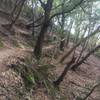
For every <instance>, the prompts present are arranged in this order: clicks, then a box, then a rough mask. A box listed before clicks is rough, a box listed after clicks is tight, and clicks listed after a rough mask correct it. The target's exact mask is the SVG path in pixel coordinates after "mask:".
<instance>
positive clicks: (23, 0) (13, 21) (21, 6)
mask: <svg viewBox="0 0 100 100" xmlns="http://www.w3.org/2000/svg"><path fill="white" fill-rule="evenodd" d="M25 1H26V0H22V2H20V3H21V5H20V8H19V11H18V13H17V15H16V17H15V18H14V20H12V22H11V24H10V26H9V28H10V29H11V28H12V26H13V24H15V22H16V20H17V19H18V17H19V15H20V13H21V10H22V8H23V5H24V3H25Z"/></svg>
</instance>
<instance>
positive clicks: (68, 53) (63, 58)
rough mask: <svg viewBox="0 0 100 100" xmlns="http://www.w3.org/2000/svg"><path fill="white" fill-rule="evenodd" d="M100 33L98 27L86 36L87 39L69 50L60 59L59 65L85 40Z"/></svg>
mask: <svg viewBox="0 0 100 100" xmlns="http://www.w3.org/2000/svg"><path fill="white" fill-rule="evenodd" d="M99 31H100V26H99V27H98V28H97V29H96V30H95V31H94V32H93V33H91V34H90V35H88V36H87V37H85V38H83V39H82V40H80V41H79V42H78V43H77V44H76V45H75V46H74V47H73V48H71V50H69V51H68V52H67V53H66V54H65V55H64V56H63V57H62V58H61V59H60V63H62V62H63V61H64V60H65V59H66V58H67V57H68V56H69V55H70V54H71V53H72V52H73V51H74V50H75V49H76V48H77V47H78V46H79V45H80V44H81V43H82V42H84V41H86V40H87V39H89V38H90V37H92V36H93V35H95V34H96V33H98V32H99Z"/></svg>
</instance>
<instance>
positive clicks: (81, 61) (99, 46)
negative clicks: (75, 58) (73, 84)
mask: <svg viewBox="0 0 100 100" xmlns="http://www.w3.org/2000/svg"><path fill="white" fill-rule="evenodd" d="M98 49H100V45H98V46H97V47H96V48H94V49H93V50H91V51H90V52H89V53H87V54H86V56H85V57H83V58H82V59H81V60H80V61H79V62H78V63H75V64H74V65H73V66H72V67H71V69H72V70H76V69H77V68H78V67H79V66H80V65H81V64H82V63H83V62H84V61H85V60H86V59H87V58H88V57H89V56H90V55H91V54H93V53H94V52H95V51H97V50H98Z"/></svg>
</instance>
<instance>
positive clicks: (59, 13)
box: [50, 0, 84, 20]
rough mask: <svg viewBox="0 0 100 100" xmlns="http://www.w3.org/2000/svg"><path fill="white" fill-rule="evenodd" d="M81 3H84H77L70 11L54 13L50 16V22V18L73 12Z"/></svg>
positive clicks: (81, 0)
mask: <svg viewBox="0 0 100 100" xmlns="http://www.w3.org/2000/svg"><path fill="white" fill-rule="evenodd" d="M83 1H84V0H80V2H78V3H77V4H75V5H74V6H73V7H72V8H71V9H68V10H67V11H61V12H58V13H55V14H54V15H52V16H51V17H50V20H51V19H52V18H54V17H55V16H59V15H61V14H63V13H70V12H71V11H73V10H74V9H76V8H77V7H78V6H79V5H80V4H81V3H82V2H83Z"/></svg>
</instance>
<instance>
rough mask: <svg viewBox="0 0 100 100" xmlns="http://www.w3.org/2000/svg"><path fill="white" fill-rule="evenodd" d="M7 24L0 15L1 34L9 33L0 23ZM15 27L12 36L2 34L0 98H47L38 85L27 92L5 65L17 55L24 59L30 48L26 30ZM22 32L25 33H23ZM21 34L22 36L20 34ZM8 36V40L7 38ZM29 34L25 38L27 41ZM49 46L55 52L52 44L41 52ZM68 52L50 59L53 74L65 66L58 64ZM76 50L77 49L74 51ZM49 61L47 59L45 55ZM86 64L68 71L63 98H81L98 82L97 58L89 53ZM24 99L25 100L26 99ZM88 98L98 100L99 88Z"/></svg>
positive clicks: (38, 99) (19, 78) (36, 99)
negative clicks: (75, 69) (29, 92)
mask: <svg viewBox="0 0 100 100" xmlns="http://www.w3.org/2000/svg"><path fill="white" fill-rule="evenodd" d="M6 22H7V23H8V21H7V20H6V19H3V18H0V36H2V34H3V33H2V34H1V32H2V31H3V32H5V34H7V35H8V34H9V32H8V31H5V30H3V29H2V28H1V24H4V23H6ZM15 30H17V32H16V34H15V37H14V39H13V36H9V37H2V39H3V40H4V47H3V48H2V49H0V100H50V99H49V96H48V95H47V94H46V93H45V89H43V88H39V89H37V90H36V91H32V93H31V94H28V92H26V90H25V87H24V84H23V81H22V78H21V77H20V75H18V74H17V73H16V72H14V71H13V70H12V69H11V68H9V67H8V66H7V64H8V65H9V63H8V62H11V60H12V59H13V60H16V58H17V57H20V58H23V57H25V56H26V55H27V53H26V52H27V51H33V50H32V49H30V47H28V48H26V47H27V46H25V45H26V44H25V45H23V42H26V38H23V36H26V37H27V34H28V32H27V31H26V30H21V29H20V28H18V27H15ZM23 34H24V35H23ZM20 36H21V37H20ZM8 38H9V39H8ZM11 39H12V40H14V41H15V40H16V41H17V43H18V46H19V47H18V46H17V47H14V45H15V44H16V42H14V41H11ZM29 39H30V37H29V38H28V40H29ZM48 49H51V51H50V52H52V54H54V53H55V47H54V46H53V45H50V46H47V47H45V48H44V49H43V50H44V53H47V54H49V53H48ZM66 52H67V49H66V50H65V52H61V53H59V54H58V57H57V58H56V59H52V61H51V62H52V63H53V64H55V65H56V69H55V71H54V73H55V74H56V75H57V76H59V75H60V74H61V72H62V71H63V69H64V64H58V61H59V59H60V58H61V57H62V55H64V54H65V53H66ZM77 52H79V51H77ZM70 58H71V57H69V58H67V59H66V61H65V63H66V62H68V60H70ZM46 60H48V58H46ZM87 62H88V65H87V64H82V65H81V66H80V68H79V69H78V70H77V71H76V72H73V71H69V72H68V73H67V75H66V77H65V79H64V81H63V82H62V83H61V85H60V91H61V94H62V95H63V96H65V99H62V100H75V99H73V98H77V96H80V97H83V96H85V94H86V92H89V90H88V89H86V88H91V87H93V86H94V85H95V84H96V83H98V82H100V59H98V58H96V57H95V56H93V55H91V56H90V57H89V59H88V60H87ZM26 98H27V99H26ZM88 100H100V88H98V89H96V90H95V91H94V92H93V93H92V95H91V97H90V98H89V99H88Z"/></svg>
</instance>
